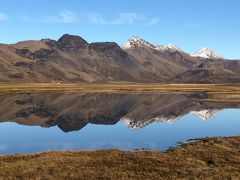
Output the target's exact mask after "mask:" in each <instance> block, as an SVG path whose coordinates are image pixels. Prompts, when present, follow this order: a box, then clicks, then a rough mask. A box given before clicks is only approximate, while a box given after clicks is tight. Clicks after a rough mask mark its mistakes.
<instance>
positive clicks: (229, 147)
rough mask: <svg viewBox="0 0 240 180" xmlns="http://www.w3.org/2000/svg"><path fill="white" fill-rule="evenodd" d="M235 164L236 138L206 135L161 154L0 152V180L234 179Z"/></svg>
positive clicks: (238, 157) (239, 166)
mask: <svg viewBox="0 0 240 180" xmlns="http://www.w3.org/2000/svg"><path fill="white" fill-rule="evenodd" d="M239 162H240V137H230V138H210V139H202V140H201V141H199V142H192V143H190V144H186V145H183V146H182V147H181V148H177V149H172V150H169V151H168V152H165V153H161V152H158V151H139V152H124V151H118V150H101V151H85V152H48V153H40V154H33V155H8V156H0V177H2V178H3V179H11V178H16V179H29V178H32V179H70V178H75V179H176V178H199V179H206V178H211V179H234V178H235V179H239V178H240V163H239ZM0 179H1V178H0Z"/></svg>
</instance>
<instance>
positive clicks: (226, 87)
mask: <svg viewBox="0 0 240 180" xmlns="http://www.w3.org/2000/svg"><path fill="white" fill-rule="evenodd" d="M9 91H81V92H162V93H169V92H174V93H189V92H208V93H214V94H218V93H220V94H221V93H225V94H231V93H236V92H237V93H240V84H151V83H147V84H144V83H124V82H123V83H105V84H99V83H92V84H89V83H80V84H71V83H61V84H57V83H27V84H16V83H11V84H9V83H8V84H6V83H5V84H4V83H0V92H9Z"/></svg>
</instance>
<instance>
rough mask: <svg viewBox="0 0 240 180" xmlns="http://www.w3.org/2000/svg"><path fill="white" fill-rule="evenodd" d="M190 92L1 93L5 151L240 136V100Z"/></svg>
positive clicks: (0, 139) (0, 138) (157, 146)
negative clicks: (215, 98) (220, 99)
mask: <svg viewBox="0 0 240 180" xmlns="http://www.w3.org/2000/svg"><path fill="white" fill-rule="evenodd" d="M206 98H209V95H207V94H204V93H195V94H190V95H176V94H175V95H174V94H172V95H161V94H96V93H94V94H92V93H79V92H52V93H26V94H16V95H1V96H0V154H12V153H32V152H42V151H50V150H96V149H112V148H117V149H122V150H134V149H138V148H145V149H152V150H166V149H167V148H169V147H173V146H175V145H176V143H177V142H179V141H181V142H185V141H186V140H188V139H193V138H201V137H213V136H235V135H240V110H239V108H240V105H239V104H236V103H223V104H218V103H214V104H211V103H207V102H205V103H204V102H202V101H201V99H206Z"/></svg>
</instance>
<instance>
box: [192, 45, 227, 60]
mask: <svg viewBox="0 0 240 180" xmlns="http://www.w3.org/2000/svg"><path fill="white" fill-rule="evenodd" d="M192 56H193V57H200V58H205V59H224V58H223V57H222V56H220V55H218V54H217V53H215V52H214V51H213V50H211V49H209V48H207V47H204V48H202V49H201V50H199V51H197V52H196V53H194V54H192Z"/></svg>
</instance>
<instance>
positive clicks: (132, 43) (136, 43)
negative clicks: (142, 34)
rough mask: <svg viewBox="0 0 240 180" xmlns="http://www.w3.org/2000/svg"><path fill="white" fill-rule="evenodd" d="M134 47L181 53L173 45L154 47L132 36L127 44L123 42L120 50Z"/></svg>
mask: <svg viewBox="0 0 240 180" xmlns="http://www.w3.org/2000/svg"><path fill="white" fill-rule="evenodd" d="M136 47H148V48H151V49H155V50H158V51H168V50H170V51H179V52H183V51H182V50H181V49H180V48H178V47H177V46H176V45H175V44H168V45H166V46H165V45H154V44H152V43H150V42H148V41H146V40H144V39H142V38H139V37H137V36H133V37H132V38H130V39H129V40H128V41H127V42H125V43H124V44H123V45H122V46H121V48H122V49H132V48H136Z"/></svg>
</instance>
